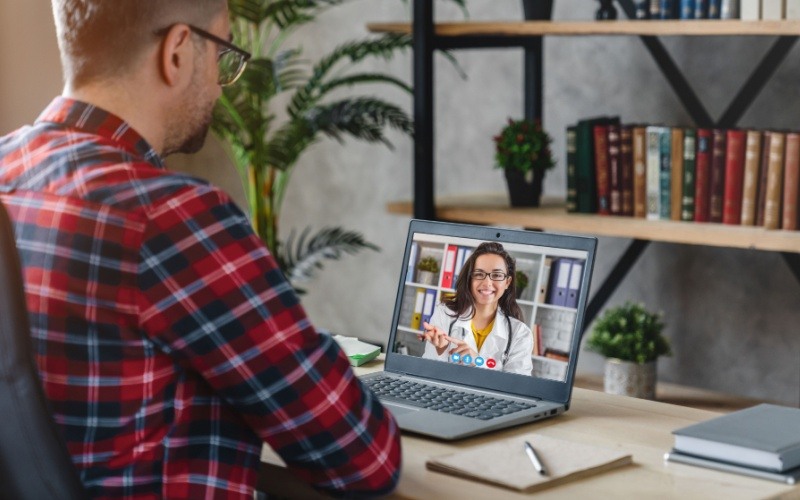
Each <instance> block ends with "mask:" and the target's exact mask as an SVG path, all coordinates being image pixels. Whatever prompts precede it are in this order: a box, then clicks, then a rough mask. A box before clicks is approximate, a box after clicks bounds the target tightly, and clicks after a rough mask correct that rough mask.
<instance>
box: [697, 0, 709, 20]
mask: <svg viewBox="0 0 800 500" xmlns="http://www.w3.org/2000/svg"><path fill="white" fill-rule="evenodd" d="M694 18H695V19H708V0H695V2H694Z"/></svg>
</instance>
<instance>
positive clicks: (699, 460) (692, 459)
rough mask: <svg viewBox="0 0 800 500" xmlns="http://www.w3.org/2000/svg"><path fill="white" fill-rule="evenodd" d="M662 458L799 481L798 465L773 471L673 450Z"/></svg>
mask: <svg viewBox="0 0 800 500" xmlns="http://www.w3.org/2000/svg"><path fill="white" fill-rule="evenodd" d="M664 459H665V460H666V461H667V462H675V463H679V464H686V465H696V466H698V467H705V468H707V469H713V470H718V471H722V472H731V473H733V474H741V475H743V476H752V477H757V478H759V479H769V480H770V481H777V482H779V483H786V484H798V482H800V467H795V468H794V469H789V470H787V471H785V472H774V471H768V470H764V469H759V468H755V467H745V466H743V465H736V464H732V463H730V462H727V461H723V460H713V459H710V458H703V457H698V456H696V455H688V454H686V453H681V452H679V451H675V450H672V451H670V452H668V453H665V454H664Z"/></svg>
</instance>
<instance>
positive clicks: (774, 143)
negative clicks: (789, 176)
mask: <svg viewBox="0 0 800 500" xmlns="http://www.w3.org/2000/svg"><path fill="white" fill-rule="evenodd" d="M785 143H786V134H784V133H783V132H772V135H771V136H770V141H769V166H768V169H769V171H768V172H767V196H766V199H765V200H764V227H765V228H767V229H778V228H779V227H780V225H781V198H782V195H783V161H784V160H783V155H784V146H785Z"/></svg>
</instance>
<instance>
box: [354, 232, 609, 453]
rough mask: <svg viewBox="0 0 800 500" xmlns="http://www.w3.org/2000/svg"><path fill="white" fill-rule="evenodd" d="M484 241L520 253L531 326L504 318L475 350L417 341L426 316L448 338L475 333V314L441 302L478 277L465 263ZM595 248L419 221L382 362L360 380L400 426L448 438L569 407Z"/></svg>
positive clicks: (523, 302) (536, 235) (591, 242)
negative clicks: (456, 312)
mask: <svg viewBox="0 0 800 500" xmlns="http://www.w3.org/2000/svg"><path fill="white" fill-rule="evenodd" d="M483 242H497V243H500V244H502V245H503V248H504V249H505V250H506V251H507V252H508V253H509V254H510V255H511V256H512V257H513V258H514V259H515V260H516V268H517V271H518V273H516V275H517V281H516V282H517V283H518V284H520V285H521V284H523V283H524V282H526V281H527V285H526V286H525V287H524V288H522V289H521V290H520V289H518V290H517V293H516V295H517V297H518V298H517V304H518V305H519V307H520V309H521V311H522V316H523V318H522V323H523V324H524V325H525V326H522V325H520V324H519V323H517V322H516V321H513V322H512V320H506V319H505V316H498V317H497V319H496V321H495V323H497V322H498V321H499V322H500V325H497V324H495V326H494V328H495V329H494V330H493V331H492V333H491V334H490V335H489V336H488V337H486V340H484V341H483V343H482V347H481V349H480V350H479V351H478V352H476V353H475V354H476V355H475V356H472V355H470V354H468V353H467V354H464V355H461V354H459V353H456V352H454V351H455V349H451V347H455V344H449V345H448V346H447V347H446V348H444V351H443V352H442V353H440V352H438V350H436V349H435V347H434V346H433V345H430V344H431V343H430V342H425V341H424V340H421V339H420V336H421V335H420V334H421V333H422V323H423V322H428V323H433V322H434V321H436V322H438V323H439V324H438V325H437V326H439V327H440V328H442V329H444V330H447V331H448V335H449V337H450V338H454V339H462V340H464V341H465V342H466V339H467V338H468V336H472V335H473V332H472V331H469V329H468V328H469V325H470V323H469V320H468V319H466V320H459V321H456V320H455V318H451V317H450V316H448V315H447V314H445V312H446V310H445V309H443V307H444V306H443V305H442V304H441V302H442V301H443V300H446V299H447V298H448V297H452V296H453V294H454V293H455V288H456V284H457V283H459V280H467V282H468V283H469V282H471V280H470V279H469V276H466V275H465V274H462V273H461V270H462V267H463V266H464V263H465V262H467V260H468V259H469V257H470V255H471V254H472V252H473V251H474V250H475V248H476V247H478V245H480V244H481V243H483ZM596 247H597V240H596V239H595V238H587V237H580V236H566V235H557V234H551V233H542V232H534V231H519V230H511V229H501V228H494V227H486V226H473V225H466V224H452V223H442V222H429V221H419V220H412V221H411V224H410V226H409V230H408V237H407V241H406V248H405V255H404V259H403V265H402V268H401V273H400V283H399V285H398V290H397V299H396V303H395V309H394V315H393V317H392V327H391V334H390V337H389V342H388V348H387V352H386V363H385V370H384V371H382V372H377V373H371V374H369V375H366V376H364V377H362V380H363V381H364V382H365V383H367V384H368V385H369V386H370V387H371V388H372V389H373V391H374V392H375V393H376V394H377V395H378V397H379V398H380V399H381V401H382V402H383V403H384V405H385V406H386V407H387V408H389V410H390V411H391V412H392V414H393V415H394V416H395V417H396V418H397V421H398V423H399V425H400V428H401V429H403V430H406V431H410V432H414V433H418V434H424V435H427V436H432V437H435V438H439V439H443V440H453V439H459V438H463V437H467V436H473V435H476V434H480V433H484V432H488V431H491V430H495V429H501V428H505V427H510V426H514V425H519V424H522V423H527V422H532V421H535V420H539V419H543V418H547V417H551V416H554V415H558V414H560V413H563V412H564V411H566V410H567V409H568V408H569V402H570V397H571V395H572V386H573V380H574V376H575V367H576V364H577V358H578V351H579V346H580V339H581V332H582V329H583V316H584V311H585V308H586V301H587V295H588V293H589V284H590V280H591V275H592V268H593V264H594V256H595V250H596ZM422 261H425V262H426V263H427V264H428V265H427V266H426V265H423V266H420V265H419V264H420V262H422ZM433 261H435V262H436V265H434V264H433ZM420 267H422V268H424V269H419V268H420ZM426 270H427V271H426ZM520 273H521V274H520ZM522 275H524V277H523V276H522ZM496 277H500V275H496ZM484 279H485V280H488V279H491V276H487V277H485V278H484ZM454 325H455V326H456V327H455V328H454ZM498 328H499V330H498ZM501 330H502V331H505V332H508V331H509V330H510V331H511V335H507V334H506V335H505V336H504V335H503V334H498V332H500V331H501ZM492 336H495V337H494V338H492ZM503 337H505V338H503ZM490 340H491V342H493V344H491V342H490ZM472 342H473V343H474V340H473V341H472ZM426 344H429V345H427V346H426ZM490 344H491V345H490ZM475 346H477V345H476V344H475ZM426 349H427V350H426ZM528 351H530V352H528ZM527 357H529V359H526V358H527Z"/></svg>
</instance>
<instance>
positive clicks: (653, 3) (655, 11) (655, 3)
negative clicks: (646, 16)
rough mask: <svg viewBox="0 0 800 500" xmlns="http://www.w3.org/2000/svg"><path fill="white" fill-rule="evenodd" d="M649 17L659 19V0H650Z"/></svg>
mask: <svg viewBox="0 0 800 500" xmlns="http://www.w3.org/2000/svg"><path fill="white" fill-rule="evenodd" d="M650 19H661V0H650Z"/></svg>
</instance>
